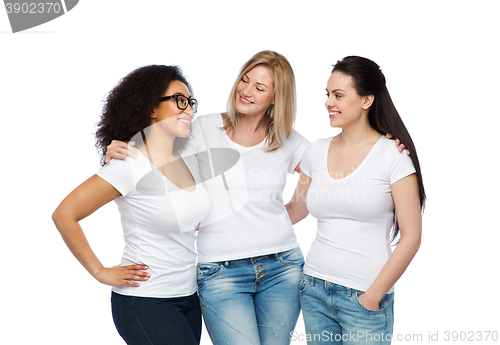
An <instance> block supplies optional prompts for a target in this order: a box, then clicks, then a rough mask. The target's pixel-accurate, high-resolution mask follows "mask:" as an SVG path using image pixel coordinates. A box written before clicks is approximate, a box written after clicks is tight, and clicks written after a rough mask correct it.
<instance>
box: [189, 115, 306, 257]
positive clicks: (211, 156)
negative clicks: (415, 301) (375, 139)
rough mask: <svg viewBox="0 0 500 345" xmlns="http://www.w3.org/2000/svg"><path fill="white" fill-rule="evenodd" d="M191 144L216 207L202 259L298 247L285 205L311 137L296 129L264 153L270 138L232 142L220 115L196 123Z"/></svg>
mask: <svg viewBox="0 0 500 345" xmlns="http://www.w3.org/2000/svg"><path fill="white" fill-rule="evenodd" d="M191 126H192V128H191V129H192V134H193V139H192V140H191V141H190V148H191V149H192V150H193V151H195V152H198V160H199V163H200V172H201V176H202V179H203V181H204V182H203V183H204V185H205V188H206V189H207V191H208V194H209V195H210V199H211V202H212V208H211V209H210V213H209V215H208V216H207V218H205V220H203V222H202V223H201V227H200V231H199V233H198V246H197V248H198V260H199V261H200V262H214V261H225V260H237V259H242V258H248V257H253V256H259V255H266V254H271V253H277V252H281V251H285V250H289V249H293V248H295V247H297V246H298V243H297V238H296V236H295V233H294V231H293V227H292V224H291V222H290V218H289V217H288V213H287V212H286V209H285V206H284V205H283V198H282V194H283V189H284V187H285V183H286V179H287V173H290V174H293V172H294V169H295V167H296V166H297V164H298V163H299V162H300V160H301V158H302V155H303V153H304V152H305V150H306V148H307V147H308V146H309V144H310V143H309V142H308V141H307V140H306V139H305V138H304V137H303V136H301V135H300V134H299V133H297V132H296V131H292V133H291V134H290V136H289V137H288V139H287V140H286V142H285V144H284V145H283V146H282V147H280V148H279V149H277V150H276V151H274V152H265V151H264V147H265V141H263V142H261V143H259V144H257V145H255V146H252V147H244V146H241V145H239V144H237V143H235V142H233V141H232V140H231V139H229V137H228V136H227V134H226V133H225V131H223V130H221V128H222V127H223V120H222V116H221V114H218V113H217V114H210V115H204V116H200V117H198V118H197V119H196V120H195V121H194V122H193V123H192V125H191Z"/></svg>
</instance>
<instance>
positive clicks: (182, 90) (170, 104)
mask: <svg viewBox="0 0 500 345" xmlns="http://www.w3.org/2000/svg"><path fill="white" fill-rule="evenodd" d="M172 95H183V96H185V97H188V98H189V97H191V96H190V94H189V90H188V88H187V86H186V85H185V84H184V83H183V82H181V81H179V80H174V81H172V82H171V83H170V84H169V85H168V88H167V90H166V91H165V93H164V94H163V96H172ZM193 117H194V112H193V109H192V108H191V106H188V107H187V108H186V109H185V110H181V109H179V107H177V101H176V99H175V98H171V99H169V100H166V101H162V102H160V104H159V105H158V107H157V108H156V109H155V110H153V113H152V114H151V118H152V123H158V122H160V121H161V126H162V128H163V129H164V130H165V131H166V133H167V134H170V135H172V136H173V137H181V138H186V137H187V136H189V125H190V124H191V120H192V119H193Z"/></svg>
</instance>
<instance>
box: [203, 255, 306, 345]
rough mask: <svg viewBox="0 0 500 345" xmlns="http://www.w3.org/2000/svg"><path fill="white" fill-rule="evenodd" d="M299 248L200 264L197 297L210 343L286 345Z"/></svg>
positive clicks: (295, 301) (294, 312)
mask: <svg viewBox="0 0 500 345" xmlns="http://www.w3.org/2000/svg"><path fill="white" fill-rule="evenodd" d="M303 266H304V257H303V255H302V252H301V250H300V248H299V247H297V248H295V249H292V250H288V251H285V252H281V253H276V254H270V255H262V256H257V257H253V258H247V259H241V260H232V261H222V262H211V263H200V264H199V265H198V294H199V297H200V306H201V311H202V314H203V318H204V320H205V325H206V327H207V331H208V334H209V335H210V338H211V339H212V342H213V344H214V345H223V344H226V345H264V344H268V345H269V344H272V345H284V344H290V332H292V331H293V329H294V328H295V324H296V323H297V319H298V317H299V313H300V303H299V283H300V279H301V276H302V267H303Z"/></svg>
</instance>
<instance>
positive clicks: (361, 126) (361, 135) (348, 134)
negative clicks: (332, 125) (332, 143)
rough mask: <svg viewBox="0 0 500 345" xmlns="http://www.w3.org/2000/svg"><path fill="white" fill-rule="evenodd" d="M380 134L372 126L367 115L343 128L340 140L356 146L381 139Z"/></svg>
mask: <svg viewBox="0 0 500 345" xmlns="http://www.w3.org/2000/svg"><path fill="white" fill-rule="evenodd" d="M380 136H381V134H380V133H379V132H377V131H376V130H375V129H373V127H372V126H370V123H369V122H368V117H365V119H364V120H360V121H357V122H355V123H353V124H351V125H350V126H348V127H345V128H342V133H341V134H340V140H341V142H342V143H343V144H344V145H345V146H348V147H353V148H356V147H359V146H364V145H368V144H373V143H374V142H376V141H377V140H378V139H380Z"/></svg>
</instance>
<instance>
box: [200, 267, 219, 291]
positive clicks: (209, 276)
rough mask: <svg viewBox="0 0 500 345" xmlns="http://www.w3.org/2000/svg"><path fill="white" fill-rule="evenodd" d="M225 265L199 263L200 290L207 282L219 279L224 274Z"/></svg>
mask: <svg viewBox="0 0 500 345" xmlns="http://www.w3.org/2000/svg"><path fill="white" fill-rule="evenodd" d="M223 267H224V266H223V265H221V264H217V263H209V264H206V263H203V264H198V266H197V267H196V273H197V276H198V290H201V289H202V288H204V287H205V286H206V285H207V284H209V283H210V282H212V281H214V280H215V279H217V278H218V277H219V276H220V275H221V274H222V268H223Z"/></svg>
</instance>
